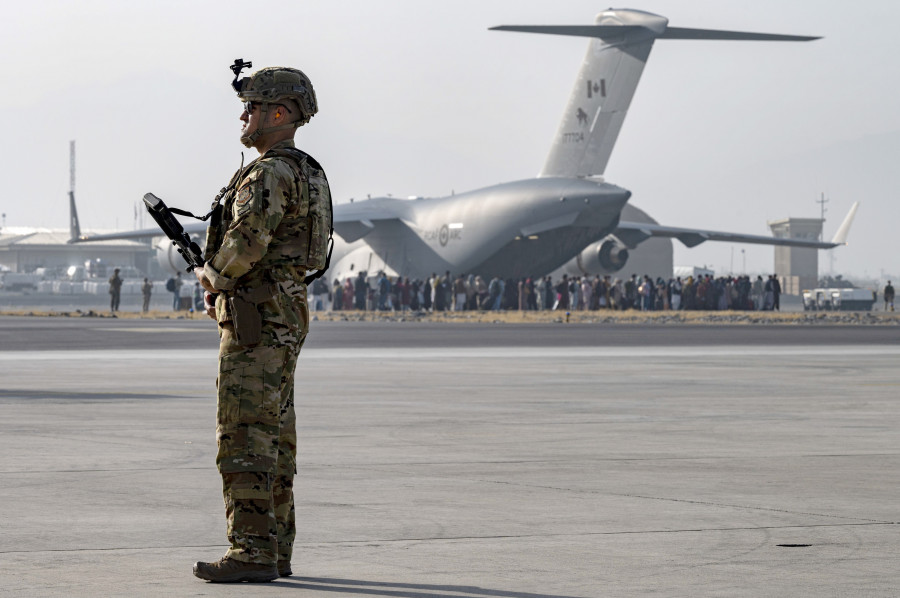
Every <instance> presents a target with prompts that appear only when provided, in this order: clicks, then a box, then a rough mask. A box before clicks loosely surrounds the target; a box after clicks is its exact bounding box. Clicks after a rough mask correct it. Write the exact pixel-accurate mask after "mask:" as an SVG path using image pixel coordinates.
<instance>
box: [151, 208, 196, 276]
mask: <svg viewBox="0 0 900 598" xmlns="http://www.w3.org/2000/svg"><path fill="white" fill-rule="evenodd" d="M144 205H146V206H147V211H148V212H150V215H151V216H153V219H154V220H156V224H157V225H159V228H160V229H162V232H164V233H165V234H166V236H167V237H169V239H171V240H172V244H173V245H175V248H176V249H178V253H180V254H181V257H183V258H184V261H186V262H187V264H188V267H187V268H186V269H185V271H186V272H190V271H192V270H193V269H194V268H202V267H203V264H204V260H203V254H202V253H201V251H200V246H199V245H197V243H196V242H194V241H192V240H191V238H190V236H188V234H187V233H186V232H184V227H182V226H181V223H180V222H178V220H176V219H175V216H173V215H172V211H173V210H171V209H169V207H168V206H166V204H165V203H163V200H161V199H160V198H158V197H156V196H155V195H153V194H152V193H147V194H146V195H144ZM179 211H180V210H179Z"/></svg>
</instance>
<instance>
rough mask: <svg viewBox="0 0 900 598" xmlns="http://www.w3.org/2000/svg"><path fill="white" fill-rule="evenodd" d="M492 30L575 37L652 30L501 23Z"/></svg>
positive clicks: (601, 37) (610, 35) (601, 26)
mask: <svg viewBox="0 0 900 598" xmlns="http://www.w3.org/2000/svg"><path fill="white" fill-rule="evenodd" d="M489 30H490V31H518V32H520V33H547V34H550V35H572V36H575V37H596V38H599V39H604V38H608V37H622V36H623V35H627V34H629V33H640V32H642V31H646V32H650V30H649V29H647V28H646V27H641V26H638V25H500V26H498V27H491V28H490V29H489Z"/></svg>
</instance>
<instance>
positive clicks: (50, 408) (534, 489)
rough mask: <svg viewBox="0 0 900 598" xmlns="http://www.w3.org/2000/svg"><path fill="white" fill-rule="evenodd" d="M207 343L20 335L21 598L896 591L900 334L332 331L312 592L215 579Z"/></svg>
mask: <svg viewBox="0 0 900 598" xmlns="http://www.w3.org/2000/svg"><path fill="white" fill-rule="evenodd" d="M210 326H211V324H207V323H205V322H200V321H194V322H191V321H134V320H128V321H121V320H105V319H104V320H99V319H88V318H79V319H62V318H12V317H4V318H0V413H2V417H0V513H2V515H0V596H16V597H20V596H75V597H80V596H85V597H91V598H97V597H101V596H129V597H134V598H138V597H144V596H153V597H158V596H304V597H305V596H316V597H323V596H330V597H334V596H376V597H379V596H386V597H402V598H405V597H431V598H433V597H440V598H449V597H454V598H460V597H461V598H493V597H502V598H539V597H540V598H570V597H579V598H592V597H601V596H646V595H659V596H717V597H720V596H816V597H820V596H897V595H898V594H900V526H898V523H897V522H900V513H898V507H897V501H898V499H897V497H898V496H900V475H898V469H900V467H898V466H900V373H898V367H897V366H898V363H900V362H898V358H900V330H896V329H894V328H892V327H891V328H885V327H878V328H863V327H858V328H850V327H819V328H816V327H813V328H796V327H764V328H758V327H757V328H754V327H747V326H743V327H741V326H736V327H713V326H700V327H655V328H654V327H637V326H635V327H630V326H618V327H603V326H588V325H583V326H564V325H523V326H490V325H482V326H463V325H458V324H449V325H437V324H428V325H425V324H422V325H419V324H412V323H394V324H365V323H325V322H322V323H314V326H313V332H312V335H311V337H310V339H309V342H308V345H307V347H306V348H305V349H304V351H303V353H302V355H301V360H300V366H299V368H298V373H297V380H298V388H297V401H298V419H299V434H300V451H299V467H300V473H299V476H298V478H297V483H296V494H297V505H298V528H299V531H298V538H297V545H296V547H295V555H294V560H293V570H294V574H295V575H294V576H293V577H290V578H283V579H281V580H279V581H277V582H273V583H271V584H260V585H251V584H237V585H218V584H208V583H206V582H202V581H200V580H198V579H196V578H194V577H193V575H192V574H191V565H192V563H193V562H194V561H195V560H215V559H217V558H219V557H220V556H221V555H222V554H223V552H224V549H225V543H224V542H225V539H224V532H225V529H224V527H225V526H224V513H223V511H224V509H223V505H222V499H221V494H220V478H219V476H218V474H217V473H216V471H215V465H214V454H215V437H214V417H215V399H214V377H215V344H216V337H215V332H214V329H213V328H211V327H210Z"/></svg>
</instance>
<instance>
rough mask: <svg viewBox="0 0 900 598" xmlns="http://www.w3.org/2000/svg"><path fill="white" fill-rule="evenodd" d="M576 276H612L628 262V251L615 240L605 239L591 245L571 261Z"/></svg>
mask: <svg viewBox="0 0 900 598" xmlns="http://www.w3.org/2000/svg"><path fill="white" fill-rule="evenodd" d="M573 261H574V262H575V265H576V267H577V271H576V272H572V273H571V274H575V275H578V276H585V275H588V276H593V275H595V274H612V273H613V272H618V271H619V270H621V269H622V268H624V267H625V263H626V262H628V249H627V248H626V247H625V246H624V245H622V244H621V243H620V242H619V241H618V240H617V239H615V238H610V237H607V238H605V239H603V240H602V241H597V242H596V243H591V244H590V245H588V246H587V247H586V248H585V249H584V250H583V251H582V252H581V253H579V254H578V256H576V258H575V259H574V260H573Z"/></svg>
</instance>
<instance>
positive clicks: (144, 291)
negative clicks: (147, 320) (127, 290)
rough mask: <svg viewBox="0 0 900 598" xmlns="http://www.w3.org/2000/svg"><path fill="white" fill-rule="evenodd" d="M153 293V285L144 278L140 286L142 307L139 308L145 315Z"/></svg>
mask: <svg viewBox="0 0 900 598" xmlns="http://www.w3.org/2000/svg"><path fill="white" fill-rule="evenodd" d="M152 293H153V283H152V282H150V280H148V279H147V278H144V282H143V284H142V285H141V295H143V297H144V305H143V306H142V308H141V311H143V312H144V313H147V312H148V311H149V310H150V295H151V294H152Z"/></svg>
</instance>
